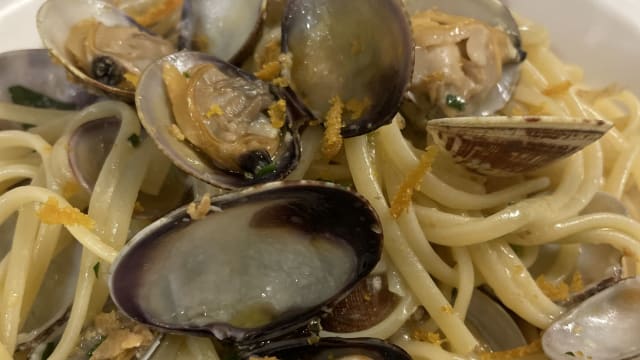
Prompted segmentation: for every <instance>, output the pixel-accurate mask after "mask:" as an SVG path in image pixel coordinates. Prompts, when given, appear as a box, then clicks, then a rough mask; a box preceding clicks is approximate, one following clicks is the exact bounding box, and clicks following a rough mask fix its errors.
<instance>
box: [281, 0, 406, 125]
mask: <svg viewBox="0 0 640 360" xmlns="http://www.w3.org/2000/svg"><path fill="white" fill-rule="evenodd" d="M282 51H283V53H285V54H286V56H287V58H288V60H287V61H290V64H287V65H286V66H285V70H284V72H285V74H288V80H289V83H290V87H291V89H292V90H293V91H294V92H295V93H296V95H297V97H298V100H299V101H300V102H302V103H303V104H304V105H305V107H306V108H307V109H308V110H309V111H310V112H311V113H312V114H313V116H314V117H315V118H316V119H320V120H324V119H325V117H326V116H327V113H328V112H329V110H330V109H331V108H336V107H337V108H338V110H340V111H341V112H342V116H341V118H340V119H338V120H340V121H341V133H342V135H343V136H346V137H350V136H357V135H360V134H364V133H367V132H370V131H373V130H375V129H377V128H378V127H380V126H382V125H385V124H388V123H389V122H391V119H392V118H393V116H394V115H395V114H396V112H397V110H398V107H399V105H400V101H401V100H402V96H403V94H404V93H405V91H406V89H407V86H408V84H409V81H410V79H411V72H412V67H413V43H412V40H411V29H410V25H409V19H408V18H407V15H406V13H405V11H404V8H403V6H402V2H401V1H400V0H384V1H378V2H376V3H375V4H373V3H372V2H371V1H368V0H351V1H342V0H319V1H304V0H290V1H289V2H288V4H287V7H286V9H285V14H284V20H283V23H282ZM340 104H343V107H341V106H340ZM338 125H340V123H338Z"/></svg>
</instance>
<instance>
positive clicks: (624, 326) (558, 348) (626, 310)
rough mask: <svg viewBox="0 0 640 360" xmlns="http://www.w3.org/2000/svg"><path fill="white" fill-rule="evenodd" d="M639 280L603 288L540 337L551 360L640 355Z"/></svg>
mask: <svg viewBox="0 0 640 360" xmlns="http://www.w3.org/2000/svg"><path fill="white" fill-rule="evenodd" d="M638 299H640V278H637V277H635V278H628V279H625V280H621V281H620V282H618V283H616V284H615V285H613V286H611V287H609V288H606V289H605V290H603V291H601V292H599V293H597V294H596V295H594V296H592V297H590V298H588V299H587V300H585V301H584V302H582V303H581V304H580V305H578V306H576V307H574V308H572V309H571V310H569V311H567V312H566V313H564V314H563V315H562V316H561V317H560V318H558V319H557V320H556V321H555V322H554V323H553V324H551V326H550V327H549V328H548V329H547V330H546V331H545V333H544V335H543V336H542V347H543V349H544V352H545V354H546V355H547V356H549V357H550V358H551V359H554V360H555V359H575V358H576V357H580V358H584V359H593V360H609V359H610V360H614V359H616V360H617V359H632V358H637V357H638V356H640V342H639V341H638V334H639V333H640V317H639V314H640V313H639V312H638Z"/></svg>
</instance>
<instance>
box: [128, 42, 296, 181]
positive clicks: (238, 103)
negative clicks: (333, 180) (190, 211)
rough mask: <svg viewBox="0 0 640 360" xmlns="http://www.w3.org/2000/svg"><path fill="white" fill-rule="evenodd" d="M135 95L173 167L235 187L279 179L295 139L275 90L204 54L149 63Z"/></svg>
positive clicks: (291, 162)
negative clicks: (174, 165) (173, 164)
mask: <svg viewBox="0 0 640 360" xmlns="http://www.w3.org/2000/svg"><path fill="white" fill-rule="evenodd" d="M136 94H137V96H136V104H137V109H138V114H139V116H140V119H141V121H142V124H143V126H144V127H145V129H146V130H147V132H148V133H149V135H150V136H151V137H152V138H153V139H154V140H155V141H156V143H157V144H158V146H159V148H160V149H161V150H162V151H163V152H164V153H165V154H166V155H167V156H168V157H169V158H170V159H172V160H173V161H174V163H175V164H176V165H177V166H178V167H180V168H182V169H183V170H185V171H186V172H188V173H190V174H191V175H193V176H195V177H197V178H200V179H201V180H203V181H205V182H208V183H210V184H213V185H216V186H220V187H223V188H236V187H242V186H248V185H252V184H256V183H260V182H267V181H271V180H276V179H279V178H282V177H284V176H285V175H286V174H288V173H289V172H290V171H291V170H292V169H293V167H294V166H295V165H296V164H297V160H298V157H299V152H300V150H299V144H298V142H299V140H298V134H297V131H296V130H295V129H293V123H292V119H291V115H290V114H289V110H288V107H289V105H288V101H287V99H286V98H285V97H284V96H283V95H281V94H280V93H279V92H278V89H276V88H274V87H272V86H270V85H269V84H267V83H265V82H263V81H261V80H258V79H257V78H255V77H253V75H250V74H248V73H245V72H244V71H242V70H241V69H238V68H236V67H234V66H233V65H230V64H228V63H225V62H223V61H221V60H218V59H217V58H214V57H211V56H209V55H206V54H203V53H196V52H181V53H176V54H173V55H170V56H168V57H165V58H163V59H160V60H158V61H156V62H154V63H153V64H152V65H151V66H149V68H148V69H147V71H146V72H145V73H144V74H143V76H142V78H141V81H140V85H139V87H138V91H137V93H136Z"/></svg>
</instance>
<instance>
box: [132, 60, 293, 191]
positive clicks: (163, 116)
mask: <svg viewBox="0 0 640 360" xmlns="http://www.w3.org/2000/svg"><path fill="white" fill-rule="evenodd" d="M164 62H169V63H171V64H173V65H174V66H175V67H176V68H177V69H178V70H179V71H180V72H186V71H188V70H189V69H191V68H192V67H193V66H195V65H198V64H202V63H210V64H213V65H215V66H216V67H217V68H218V69H219V70H220V71H221V72H223V73H225V74H226V75H228V76H230V77H239V78H242V79H244V80H247V82H260V81H261V80H258V79H257V78H255V77H254V76H253V75H252V74H249V73H247V72H245V71H243V70H242V69H240V68H237V67H235V66H233V65H231V64H229V63H227V62H224V61H222V60H220V59H218V58H216V57H213V56H211V55H207V54H204V53H199V52H179V53H175V54H172V55H169V56H166V57H164V58H162V59H159V60H157V61H155V62H154V63H152V64H151V65H149V67H147V69H146V70H145V72H144V73H143V75H142V77H141V78H140V83H139V84H138V88H137V91H136V99H135V101H136V107H137V110H138V115H139V117H140V121H141V123H142V125H143V126H144V128H145V129H146V130H147V133H148V134H149V136H151V138H152V139H153V140H154V141H155V143H156V145H157V146H158V148H160V150H161V151H162V152H163V153H164V154H165V155H166V156H167V157H169V158H170V159H171V160H172V161H173V163H174V164H175V165H176V166H177V167H179V168H180V169H182V170H183V171H185V172H187V173H189V174H190V175H192V176H195V177H197V178H199V179H200V180H202V181H204V182H207V183H209V184H212V185H215V186H218V187H221V188H225V189H236V188H243V187H247V186H252V185H256V184H259V183H264V182H268V181H274V180H279V179H282V178H284V177H285V176H286V175H288V174H289V173H290V172H291V171H292V170H293V169H294V168H295V167H296V166H297V164H298V159H299V157H300V144H299V134H298V131H297V129H294V126H293V122H292V118H293V117H294V115H292V113H291V109H290V107H289V104H290V102H289V101H287V104H288V109H287V116H286V123H285V125H284V126H283V127H282V129H281V132H282V142H281V145H280V148H279V149H278V152H277V154H276V155H275V157H276V168H275V169H274V171H273V172H271V173H269V174H265V175H264V176H260V177H246V176H244V174H240V173H237V172H231V171H228V170H225V169H222V168H220V167H218V166H216V165H215V164H214V163H213V162H212V161H211V159H209V158H208V156H207V155H206V154H204V153H203V152H202V151H199V149H197V148H196V147H195V146H193V145H192V144H191V143H189V142H188V141H181V140H178V139H177V138H176V137H175V136H174V135H173V134H172V132H171V131H170V128H171V125H172V124H173V123H174V115H173V110H172V108H171V104H170V101H169V99H168V98H167V94H166V90H165V85H164V83H163V78H162V65H163V63H164ZM270 89H271V91H272V95H273V97H274V100H275V99H278V98H282V97H283V96H284V95H282V94H280V92H279V90H278V89H276V88H274V87H270Z"/></svg>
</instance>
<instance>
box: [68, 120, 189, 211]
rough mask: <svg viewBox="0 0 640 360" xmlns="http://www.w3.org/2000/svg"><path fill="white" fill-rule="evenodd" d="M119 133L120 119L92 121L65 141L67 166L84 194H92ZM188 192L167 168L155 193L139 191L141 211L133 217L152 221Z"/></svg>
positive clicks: (182, 177) (180, 176)
mask: <svg viewBox="0 0 640 360" xmlns="http://www.w3.org/2000/svg"><path fill="white" fill-rule="evenodd" d="M119 129H120V119H117V118H103V119H96V120H92V121H89V122H86V123H84V124H82V125H81V126H79V127H78V128H76V129H75V130H74V131H73V133H72V134H71V136H70V137H69V142H68V144H69V146H68V157H69V165H70V167H71V171H72V172H73V175H74V177H75V178H76V180H77V181H78V183H79V184H80V186H81V187H82V188H83V189H84V190H86V191H87V193H91V191H93V187H94V185H95V183H96V181H97V179H98V175H99V174H100V170H101V169H102V168H103V165H104V162H105V160H106V158H107V156H108V155H109V152H110V151H111V147H112V146H113V143H114V142H115V139H116V136H117V135H118V131H119ZM188 189H189V187H188V186H187V179H186V176H185V175H184V174H183V173H182V172H181V171H179V170H178V169H176V168H175V167H171V169H169V171H168V173H167V175H166V177H165V179H164V181H163V182H162V185H161V186H160V188H159V190H158V191H157V193H155V194H147V193H145V192H144V191H141V192H140V193H139V194H138V203H139V205H140V206H141V207H142V209H141V210H139V211H138V212H136V213H135V214H134V215H135V217H136V218H138V219H156V218H158V217H160V216H162V215H164V214H166V213H167V212H169V211H171V210H173V209H175V208H176V207H178V206H180V205H182V204H184V203H185V202H186V201H187V200H186V199H187V194H188Z"/></svg>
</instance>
